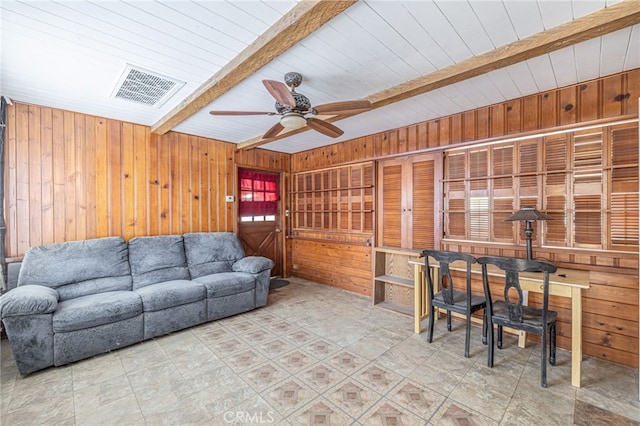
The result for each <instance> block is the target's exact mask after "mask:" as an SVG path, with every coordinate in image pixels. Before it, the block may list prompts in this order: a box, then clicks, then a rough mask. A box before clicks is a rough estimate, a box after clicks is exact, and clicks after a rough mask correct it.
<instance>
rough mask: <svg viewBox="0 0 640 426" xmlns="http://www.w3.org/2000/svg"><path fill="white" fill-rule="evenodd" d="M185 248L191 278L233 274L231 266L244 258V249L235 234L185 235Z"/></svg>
mask: <svg viewBox="0 0 640 426" xmlns="http://www.w3.org/2000/svg"><path fill="white" fill-rule="evenodd" d="M184 248H185V253H186V254H187V265H189V272H190V273H191V278H199V277H202V276H205V275H211V274H215V273H218V272H232V271H233V269H231V265H233V264H234V263H235V262H237V261H238V260H240V259H242V258H243V257H244V249H243V248H242V245H241V244H240V240H239V239H238V236H237V235H236V234H234V233H233V232H196V233H190V234H184Z"/></svg>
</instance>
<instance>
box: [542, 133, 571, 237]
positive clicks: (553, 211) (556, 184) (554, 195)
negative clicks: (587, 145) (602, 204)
mask: <svg viewBox="0 0 640 426" xmlns="http://www.w3.org/2000/svg"><path fill="white" fill-rule="evenodd" d="M568 152H569V144H568V137H567V135H560V136H555V137H549V138H545V139H544V160H543V161H544V163H543V164H544V171H545V176H544V197H545V200H544V205H545V208H546V211H547V213H548V214H549V215H551V216H553V218H554V220H550V221H548V222H547V223H546V231H547V232H546V234H545V241H546V242H547V243H549V244H552V245H556V246H567V245H568V244H569V239H568V234H567V231H568V229H567V213H566V212H567V210H568V206H567V194H569V186H568V185H567V183H568V182H567V172H566V171H567V161H568V158H567V157H568V156H567V153H568Z"/></svg>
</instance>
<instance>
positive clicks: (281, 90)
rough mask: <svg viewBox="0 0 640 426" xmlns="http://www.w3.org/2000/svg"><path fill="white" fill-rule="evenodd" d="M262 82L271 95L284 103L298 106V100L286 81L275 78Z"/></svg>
mask: <svg viewBox="0 0 640 426" xmlns="http://www.w3.org/2000/svg"><path fill="white" fill-rule="evenodd" d="M262 84H264V87H266V88H267V90H268V91H269V93H270V94H271V96H273V97H274V98H275V100H276V101H278V102H280V103H281V104H282V105H287V106H290V107H294V106H296V100H295V99H294V98H293V95H292V94H291V92H290V91H289V89H288V88H287V86H286V85H285V84H284V83H281V82H279V81H275V80H262Z"/></svg>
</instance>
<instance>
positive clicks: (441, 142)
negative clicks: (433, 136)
mask: <svg viewBox="0 0 640 426" xmlns="http://www.w3.org/2000/svg"><path fill="white" fill-rule="evenodd" d="M450 143H451V117H443V118H440V119H438V145H437V146H448V145H449V144H450Z"/></svg>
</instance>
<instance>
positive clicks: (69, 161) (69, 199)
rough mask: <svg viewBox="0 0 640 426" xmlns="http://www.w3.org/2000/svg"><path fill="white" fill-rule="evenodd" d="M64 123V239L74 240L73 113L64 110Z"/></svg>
mask: <svg viewBox="0 0 640 426" xmlns="http://www.w3.org/2000/svg"><path fill="white" fill-rule="evenodd" d="M63 123H64V169H65V182H64V203H65V209H64V217H65V226H64V241H74V240H76V239H77V237H76V235H77V234H76V221H77V220H78V218H77V217H76V187H75V181H76V146H75V144H76V139H75V115H74V114H73V113H71V112H68V111H65V112H64V114H63Z"/></svg>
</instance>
